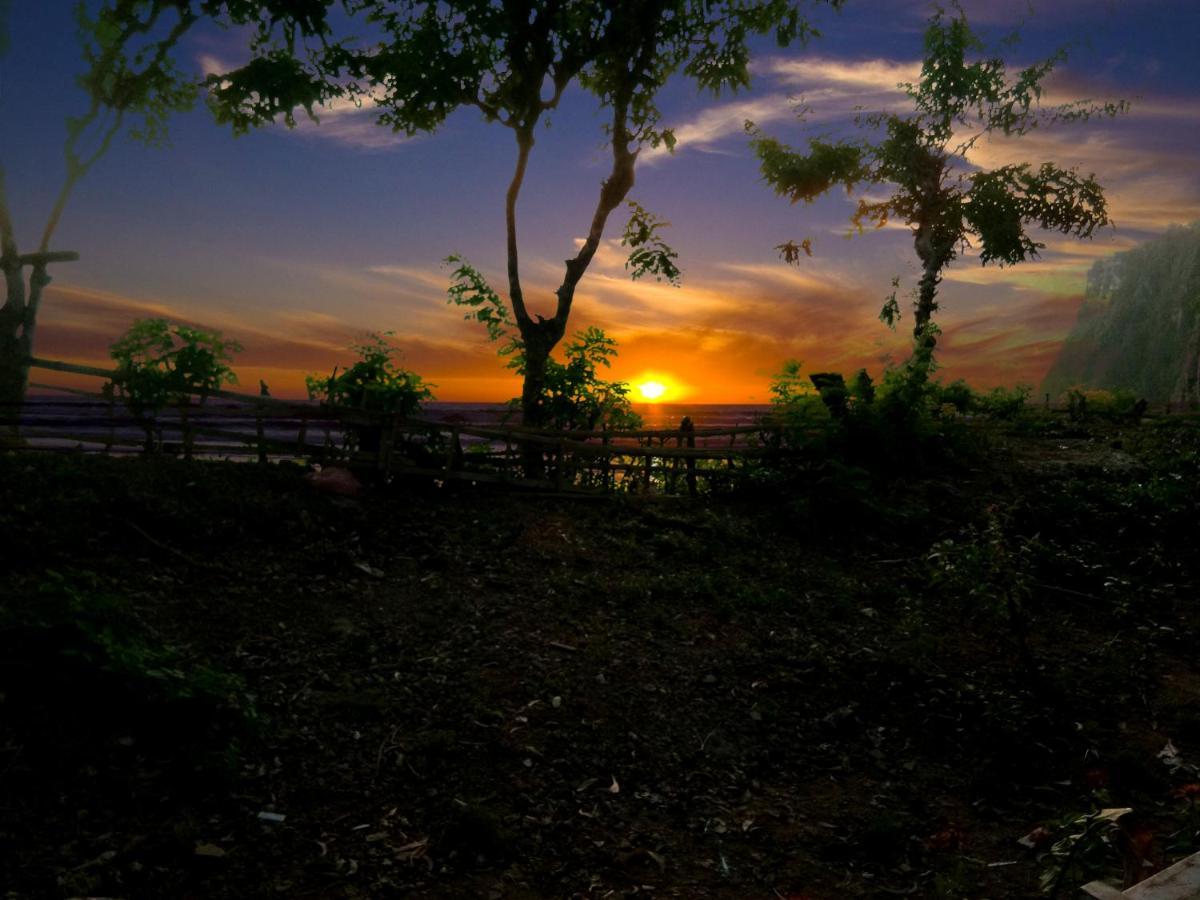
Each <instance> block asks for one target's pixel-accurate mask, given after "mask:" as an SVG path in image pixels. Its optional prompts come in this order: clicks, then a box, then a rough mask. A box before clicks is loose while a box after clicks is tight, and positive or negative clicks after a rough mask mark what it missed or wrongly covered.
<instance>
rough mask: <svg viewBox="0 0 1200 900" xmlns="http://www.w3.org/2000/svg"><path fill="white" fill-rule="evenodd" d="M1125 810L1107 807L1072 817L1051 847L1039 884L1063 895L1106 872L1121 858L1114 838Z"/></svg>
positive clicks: (1055, 894)
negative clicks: (1064, 832)
mask: <svg viewBox="0 0 1200 900" xmlns="http://www.w3.org/2000/svg"><path fill="white" fill-rule="evenodd" d="M1124 812H1127V810H1123V809H1104V810H1098V811H1096V812H1091V813H1085V814H1084V815H1071V816H1068V817H1067V818H1066V819H1065V820H1064V821H1063V822H1062V823H1061V825H1060V827H1059V829H1057V830H1059V831H1066V832H1067V834H1066V835H1064V836H1063V837H1062V838H1060V839H1059V840H1058V841H1056V842H1055V843H1054V845H1053V846H1051V848H1050V852H1049V853H1048V854H1047V855H1046V859H1045V861H1044V862H1043V866H1042V873H1041V876H1040V877H1039V883H1040V886H1041V889H1042V893H1043V894H1046V895H1047V896H1049V897H1051V898H1055V897H1059V896H1061V895H1062V892H1063V890H1064V888H1065V889H1067V890H1068V891H1070V890H1071V889H1072V886H1074V885H1079V884H1083V883H1084V882H1085V881H1090V880H1092V879H1094V878H1098V877H1100V876H1102V875H1103V874H1105V872H1106V870H1109V869H1112V868H1113V863H1114V862H1115V861H1116V859H1117V858H1118V852H1117V850H1116V847H1115V846H1114V841H1115V840H1116V839H1117V838H1118V835H1119V834H1120V830H1121V829H1120V825H1119V824H1118V820H1119V819H1120V817H1121V814H1122V813H1124Z"/></svg>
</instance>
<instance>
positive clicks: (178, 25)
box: [0, 0, 199, 436]
mask: <svg viewBox="0 0 1200 900" xmlns="http://www.w3.org/2000/svg"><path fill="white" fill-rule="evenodd" d="M8 14H9V4H8V3H6V2H0V56H3V55H4V54H5V52H6V51H7V49H8ZM77 18H78V21H79V33H80V37H81V41H82V44H83V54H84V60H85V62H86V64H87V67H86V70H85V71H84V73H83V74H82V75H81V76H80V77H79V79H78V81H79V85H80V87H81V88H83V90H84V91H86V93H87V97H88V107H87V109H86V110H85V111H84V112H83V113H82V114H80V115H78V116H72V117H70V118H68V119H67V122H66V125H67V138H66V143H65V144H64V147H63V157H64V162H65V164H66V171H65V174H64V177H63V181H62V185H61V187H60V188H59V191H58V195H57V196H56V198H55V200H54V205H53V207H52V208H51V210H50V213H49V215H48V217H47V219H46V223H45V225H44V227H43V229H42V235H41V240H40V241H39V243H38V246H37V250H36V251H34V252H32V253H21V251H20V249H19V247H18V244H17V234H16V225H15V223H14V221H13V217H12V212H11V210H10V208H9V204H8V193H7V185H6V172H5V170H4V167H3V163H2V161H0V270H3V275H4V305H3V306H2V307H0V404H2V409H3V416H4V419H5V428H4V430H5V431H6V432H8V433H9V434H10V435H14V436H15V433H16V421H17V419H16V417H17V413H18V411H19V408H20V404H21V403H22V402H23V400H24V397H25V389H26V386H27V383H28V379H29V362H28V360H29V357H30V356H31V355H32V353H33V339H34V333H35V330H36V327H37V314H38V307H39V305H40V304H41V300H42V295H43V293H44V291H45V289H46V285H48V284H49V283H50V281H51V278H50V274H49V267H50V265H51V264H52V263H56V262H67V261H71V260H75V259H78V258H79V257H78V254H77V253H73V252H61V251H58V252H56V251H52V250H51V249H50V243H51V240H52V239H53V237H54V232H55V230H56V229H57V227H58V223H59V220H60V219H61V217H62V214H63V210H64V209H65V208H66V205H67V201H68V200H69V199H70V197H71V193H72V191H73V190H74V188H75V185H76V184H78V182H79V181H80V179H82V178H83V177H84V176H85V175H87V174H88V172H89V171H91V169H92V167H93V166H94V165H95V164H96V162H97V161H98V160H99V159H100V158H101V157H102V156H104V154H105V153H107V152H108V150H109V148H110V147H111V146H112V143H113V141H114V140H115V138H116V137H117V135H118V134H120V132H121V131H122V130H123V129H124V128H125V127H126V126H127V125H129V126H130V128H129V133H130V135H131V136H132V137H134V138H135V139H137V140H140V141H142V142H144V143H147V144H151V145H155V144H159V143H161V142H162V141H163V140H164V138H165V136H166V121H167V118H168V116H169V115H170V114H171V113H172V112H173V111H176V110H182V109H186V108H187V107H189V106H190V105H191V104H192V103H193V102H194V100H195V98H196V97H197V95H198V90H197V85H196V84H195V82H194V80H193V79H188V78H186V77H184V76H183V75H182V74H181V73H180V72H179V71H178V69H177V68H176V67H175V65H174V63H173V62H172V60H171V50H172V49H173V48H174V47H175V46H176V45H177V44H178V42H179V40H180V38H181V37H182V36H183V35H184V33H185V32H186V31H187V30H188V29H189V28H190V27H191V26H192V25H193V24H194V23H195V22H196V21H197V20H198V18H199V14H198V12H193V10H192V8H191V5H190V4H189V3H187V2H182V3H175V2H170V0H111V2H107V3H104V4H103V5H102V6H101V7H100V8H99V9H98V10H97V12H96V13H95V15H94V16H93V15H91V14H90V13H89V12H88V9H87V6H86V5H85V4H80V5H79V7H78V12H77ZM6 127H8V126H6ZM10 130H12V131H18V130H19V129H10ZM26 270H29V273H28V276H27V275H26Z"/></svg>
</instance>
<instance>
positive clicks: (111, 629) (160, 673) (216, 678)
mask: <svg viewBox="0 0 1200 900" xmlns="http://www.w3.org/2000/svg"><path fill="white" fill-rule="evenodd" d="M15 638H19V639H20V644H21V646H20V647H15V648H14V647H10V648H9V651H8V652H9V653H10V654H11V657H10V662H11V663H12V664H14V665H16V666H17V667H18V671H21V670H23V671H24V672H25V676H26V679H29V678H33V679H41V680H42V681H43V682H44V683H42V684H36V685H35V684H26V685H17V686H12V687H14V688H15V689H17V690H22V689H24V690H32V691H36V692H42V693H47V692H48V693H49V694H50V695H51V696H54V695H55V693H54V692H55V691H57V690H60V689H61V690H63V691H66V692H68V693H77V694H78V695H80V696H78V697H75V698H59V699H60V700H70V699H74V701H75V702H80V700H81V699H82V698H84V697H88V696H90V695H91V693H92V692H96V693H97V694H99V696H98V697H97V698H96V702H99V703H102V704H104V705H105V706H107V707H112V708H111V709H110V710H109V712H108V713H107V714H106V715H108V716H111V717H114V718H115V717H118V716H126V715H128V714H129V711H130V710H129V709H128V708H124V709H119V708H118V707H121V706H122V705H128V704H129V703H130V702H133V703H137V704H145V705H150V706H153V707H155V708H157V709H159V710H160V711H162V710H166V709H169V708H178V709H179V710H180V711H183V710H185V709H186V710H190V716H189V717H190V718H192V719H193V721H190V722H187V723H186V724H187V726H188V727H189V728H192V729H194V731H195V732H196V733H197V734H199V735H203V736H209V737H211V736H213V734H212V732H213V731H214V730H215V731H222V732H228V729H229V726H230V725H235V724H242V725H245V724H247V723H249V722H251V721H252V720H254V719H255V718H256V716H257V713H256V710H255V706H254V702H253V699H252V698H251V697H250V696H249V695H248V694H247V693H246V690H245V686H244V685H243V683H242V681H241V679H239V678H237V677H236V676H233V675H230V674H228V673H225V672H221V671H218V670H216V669H213V668H211V667H209V666H206V665H203V664H199V663H197V662H195V661H191V660H188V659H187V658H185V656H184V654H183V652H182V651H181V650H180V648H178V647H175V646H171V645H168V644H163V643H162V642H161V641H159V640H155V639H153V638H152V637H151V636H150V635H148V634H147V633H146V632H145V630H144V629H143V628H142V627H141V626H140V625H139V624H138V620H137V618H136V616H134V615H133V614H132V612H131V611H130V608H129V604H128V602H127V601H126V600H125V599H124V598H123V597H121V596H119V595H116V594H112V593H109V592H107V591H106V590H104V589H103V588H102V586H101V585H100V583H99V580H98V578H97V577H96V576H95V575H94V574H93V573H91V572H76V571H66V572H60V571H57V570H48V571H46V572H45V576H44V578H43V579H42V581H41V584H40V586H39V588H38V591H37V595H36V597H35V598H31V599H30V600H29V602H26V603H14V604H12V605H10V606H7V607H6V608H5V609H4V610H2V611H0V643H8V641H9V640H10V639H15ZM51 682H54V684H51ZM59 682H61V684H58V683H59ZM83 714H85V715H101V712H100V710H98V709H90V710H84V711H83ZM104 724H105V725H107V726H108V727H112V723H111V722H105V723H104ZM228 737H229V735H228V734H227V733H226V734H225V738H226V739H228ZM180 749H181V748H176V752H179V750H180ZM227 749H228V748H227Z"/></svg>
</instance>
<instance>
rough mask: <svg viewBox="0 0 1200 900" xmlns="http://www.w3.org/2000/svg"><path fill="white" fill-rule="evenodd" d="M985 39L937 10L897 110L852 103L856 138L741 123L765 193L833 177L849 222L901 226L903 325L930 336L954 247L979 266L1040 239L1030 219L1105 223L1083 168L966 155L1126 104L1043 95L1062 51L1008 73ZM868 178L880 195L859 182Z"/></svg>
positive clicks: (794, 253)
mask: <svg viewBox="0 0 1200 900" xmlns="http://www.w3.org/2000/svg"><path fill="white" fill-rule="evenodd" d="M984 49H985V48H984V44H983V42H982V41H981V40H980V39H979V37H978V36H977V35H976V34H975V33H974V32H973V31H972V29H971V27H970V26H969V24H968V23H967V19H966V16H965V14H964V13H963V11H962V10H961V8H957V7H956V8H955V10H954V11H953V13H948V12H947V11H945V10H938V11H937V12H936V13H935V14H934V15H933V17H932V18H931V20H930V22H929V25H928V27H927V29H926V31H925V45H924V60H923V63H922V66H921V74H920V78H919V79H918V81H917V82H916V83H915V84H902V85H900V87H901V88H902V89H903V90H904V92H905V94H907V96H908V99H909V105H910V108H909V109H908V110H907V111H905V112H880V113H870V114H861V115H859V116H858V117H857V119H856V124H857V125H858V126H859V128H860V130H861V131H862V132H863V137H861V138H859V139H849V140H824V139H820V138H816V139H813V140H811V141H810V142H809V145H808V148H807V150H806V151H798V150H795V149H793V148H792V147H789V146H787V145H786V144H783V143H781V142H780V141H778V140H776V139H774V138H771V137H768V136H766V135H764V134H762V133H761V132H760V131H759V130H758V129H757V128H755V127H754V126H753V125H752V124H750V123H748V124H747V128H748V130H749V131H750V132H751V134H752V135H753V140H752V146H753V148H754V151H755V153H756V154H757V156H758V159H759V163H760V167H761V171H762V174H763V177H764V179H765V180H766V181H767V183H768V184H770V185H771V186H772V187H773V188H774V189H775V191H776V193H778V194H780V195H782V196H784V197H787V198H788V199H789V200H791V201H792V202H793V203H797V202H800V201H804V202H806V203H810V202H812V201H814V200H815V199H816V198H818V197H820V196H822V195H823V194H825V193H826V192H828V191H829V190H831V189H833V188H835V187H838V186H840V187H844V188H845V189H846V190H847V192H849V193H851V194H854V193H857V194H858V200H857V204H856V207H855V211H854V213H853V215H852V217H851V223H852V225H853V227H854V228H855V229H856V230H857V231H859V232H861V231H863V230H864V228H865V227H866V226H868V225H870V226H873V227H875V228H882V227H883V226H885V225H886V224H888V222H889V221H892V220H894V219H898V220H900V221H902V222H904V223H905V224H906V225H908V226H909V228H910V229H911V231H912V235H913V243H914V248H915V250H916V253H917V256H918V258H919V259H920V262H921V267H922V274H921V280H920V284H919V287H918V290H917V298H916V309H915V323H914V334H915V335H916V336H917V337H918V338H921V339H923V340H924V341H925V342H926V343H927V344H928V345H929V346H930V347H932V344H933V342H934V340H935V336H934V334H933V331H932V328H931V324H932V323H931V317H932V315H933V313H934V311H935V310H936V309H937V301H936V296H937V289H938V285H939V283H940V282H941V280H942V272H943V270H944V269H945V268H946V266H948V265H950V264H951V263H952V262H953V261H954V260H955V259H957V258H958V256H959V255H960V253H962V252H963V251H965V250H967V249H969V248H971V247H975V248H978V251H979V259H980V262H981V263H983V264H985V265H986V264H988V263H997V264H999V265H1013V264H1016V263H1019V262H1022V261H1024V260H1027V259H1030V258H1033V257H1036V256H1037V255H1038V252H1039V251H1040V250H1041V249H1042V248H1043V247H1044V244H1043V243H1041V242H1039V241H1038V239H1037V234H1036V232H1035V231H1034V229H1035V228H1040V229H1042V230H1045V231H1056V232H1060V233H1062V234H1069V235H1074V236H1076V237H1081V238H1086V237H1091V235H1092V234H1093V232H1094V231H1095V230H1096V229H1097V228H1099V227H1101V226H1104V225H1107V224H1109V218H1108V208H1107V204H1106V202H1105V198H1104V192H1103V189H1102V188H1101V186H1100V184H1099V182H1098V181H1097V180H1096V176H1095V175H1094V174H1088V175H1082V174H1081V173H1080V172H1079V171H1078V170H1077V169H1075V168H1063V167H1061V166H1059V165H1056V164H1055V163H1052V162H1044V163H1041V164H1032V163H1016V164H1011V165H1005V166H1000V167H997V168H994V169H990V170H987V169H983V168H981V167H979V166H977V165H975V164H974V163H973V162H971V151H972V150H973V149H974V148H975V147H976V145H977V144H978V143H979V142H980V141H981V140H983V139H985V138H986V137H988V136H989V135H1003V136H1006V137H1014V136H1020V135H1024V134H1027V133H1029V132H1031V131H1033V130H1034V129H1037V128H1041V127H1045V126H1048V125H1053V124H1058V123H1066V122H1076V121H1086V120H1087V119H1089V118H1091V117H1093V116H1113V115H1117V114H1119V113H1121V112H1123V111H1124V110H1125V109H1126V104H1125V103H1124V102H1109V103H1095V102H1092V101H1089V100H1078V101H1072V102H1067V103H1060V104H1054V105H1043V104H1042V103H1041V101H1042V97H1043V95H1044V93H1045V82H1046V79H1047V78H1048V77H1049V76H1050V75H1051V73H1052V72H1054V70H1055V69H1056V67H1057V66H1059V65H1060V64H1061V63H1063V62H1064V61H1065V60H1066V58H1067V57H1066V51H1063V50H1060V51H1059V52H1057V53H1055V54H1053V55H1052V56H1050V57H1049V58H1047V59H1044V60H1042V61H1040V62H1037V63H1034V64H1032V65H1029V66H1027V67H1025V68H1021V69H1018V70H1016V71H1015V72H1011V71H1010V69H1009V66H1008V65H1007V63H1006V62H1005V60H1004V59H1003V58H1002V57H1000V56H995V55H980V54H983V53H984ZM974 57H977V58H974ZM879 185H883V186H886V187H888V188H889V189H890V190H891V193H890V195H888V196H886V197H882V198H881V197H879V196H877V194H874V193H869V192H868V191H869V189H870V188H872V187H876V186H879ZM778 249H779V250H780V252H781V254H782V255H783V256H784V258H785V260H787V261H789V262H796V261H798V259H799V252H800V251H801V250H803V251H804V252H807V253H810V254H811V243H810V242H808V241H805V242H803V243H802V244H796V243H795V242H791V241H789V242H787V243H785V244H782V245H780V246H779V248H778ZM898 315H899V307H898V305H897V304H896V302H895V294H893V295H892V297H891V298H890V299H889V301H888V304H887V305H886V306H885V307H884V309H883V312H882V314H881V318H883V319H884V320H885V321H887V322H888V323H889V324H893V323H894V321H895V319H896V318H897V317H898Z"/></svg>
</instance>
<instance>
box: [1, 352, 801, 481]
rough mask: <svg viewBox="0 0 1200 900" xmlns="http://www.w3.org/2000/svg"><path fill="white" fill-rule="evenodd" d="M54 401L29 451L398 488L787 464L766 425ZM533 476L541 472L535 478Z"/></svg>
mask: <svg viewBox="0 0 1200 900" xmlns="http://www.w3.org/2000/svg"><path fill="white" fill-rule="evenodd" d="M31 368H33V369H42V370H50V371H57V372H66V373H71V374H75V375H86V376H91V377H95V378H102V379H105V380H106V381H108V380H110V379H111V378H112V375H113V373H112V372H111V371H108V370H105V369H99V368H95V367H91V366H81V365H76V364H74V363H66V362H59V361H55V360H45V359H33V360H32V361H31ZM30 386H31V388H33V389H37V390H50V391H54V392H55V393H56V395H57V396H55V397H53V398H43V397H39V398H38V399H37V400H34V401H30V402H27V403H26V404H25V405H24V406H23V407H21V408H20V409H19V410H0V418H2V419H3V424H5V425H12V424H15V425H16V426H17V428H18V429H19V433H20V437H21V441H22V446H24V447H25V448H26V449H30V450H45V451H59V452H64V451H70V452H84V453H106V454H135V453H170V454H177V455H180V456H184V457H188V458H203V459H235V460H258V461H260V462H267V461H272V460H276V461H277V460H293V461H299V462H304V463H314V462H315V463H322V464H329V463H335V462H336V463H339V464H343V465H350V466H353V467H356V468H360V469H372V470H376V471H378V472H381V473H385V474H389V475H395V476H416V477H425V478H434V479H441V480H468V481H474V482H488V483H500V484H507V485H511V486H513V487H520V488H533V489H540V490H553V491H558V492H567V491H587V492H604V491H612V490H622V491H638V492H666V493H685V492H686V493H690V494H693V495H694V494H696V493H699V492H701V491H707V490H714V489H719V488H720V487H722V486H725V485H728V484H730V483H731V482H732V481H733V480H734V479H735V478H737V477H738V476H739V474H742V473H743V472H744V470H745V469H746V467H747V466H748V465H752V464H753V463H754V461H756V460H758V459H761V458H762V457H764V456H768V455H771V454H773V453H777V452H778V450H777V448H778V446H779V429H778V427H777V426H775V425H772V424H770V423H767V422H764V423H762V424H758V425H743V426H735V427H720V428H696V427H690V422H688V421H685V422H684V423H682V425H681V427H679V428H674V429H641V430H633V431H615V430H608V429H602V430H598V431H565V432H563V431H545V430H538V429H530V428H524V427H521V426H517V425H509V424H505V423H494V424H488V423H471V422H461V421H438V420H437V419H433V418H400V417H398V416H395V415H392V414H386V413H377V412H372V411H369V410H363V409H352V408H346V407H331V406H321V405H317V404H314V403H305V402H296V401H288V400H280V399H276V398H273V397H269V396H256V395H253V394H245V393H239V392H236V391H226V390H220V391H213V392H211V393H209V394H208V395H206V396H203V397H201V396H199V395H196V396H192V397H188V398H186V400H185V401H184V402H172V403H168V404H166V405H165V406H163V407H162V408H161V409H159V410H157V411H155V412H154V413H153V414H141V415H139V414H137V413H135V412H134V411H133V410H131V409H130V408H129V407H128V406H126V405H125V404H124V403H123V402H122V400H121V398H120V396H119V395H118V394H115V393H113V392H112V391H111V389H110V390H108V391H102V390H96V391H85V390H81V389H78V388H67V387H61V386H56V385H51V384H45V383H41V382H37V381H33V382H31V385H30ZM531 459H532V460H535V461H536V464H535V465H534V466H533V469H534V470H535V471H536V470H540V472H538V473H537V475H536V476H535V477H530V476H529V472H530V461H531Z"/></svg>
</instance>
